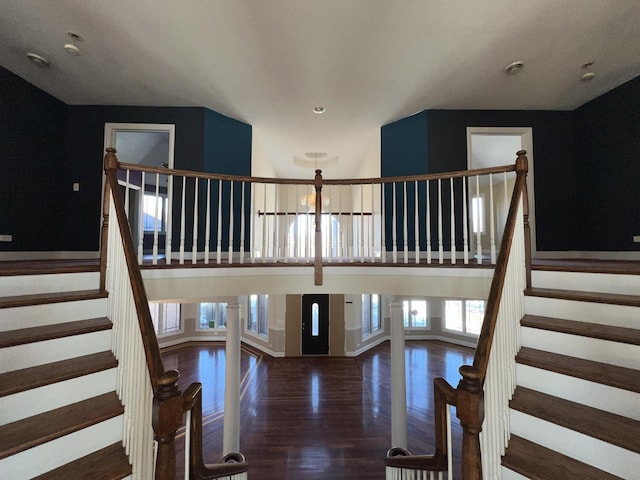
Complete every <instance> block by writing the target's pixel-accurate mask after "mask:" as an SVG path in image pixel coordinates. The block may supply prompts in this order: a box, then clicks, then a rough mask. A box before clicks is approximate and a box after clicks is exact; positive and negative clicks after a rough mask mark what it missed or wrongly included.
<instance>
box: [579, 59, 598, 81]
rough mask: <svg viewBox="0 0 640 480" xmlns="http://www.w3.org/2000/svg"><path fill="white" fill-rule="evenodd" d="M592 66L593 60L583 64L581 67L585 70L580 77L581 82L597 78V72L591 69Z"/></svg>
mask: <svg viewBox="0 0 640 480" xmlns="http://www.w3.org/2000/svg"><path fill="white" fill-rule="evenodd" d="M592 66H593V62H587V63H585V64H584V65H582V67H580V68H582V70H584V73H583V74H582V76H581V77H580V81H581V82H584V83H587V82H590V81H591V80H593V79H594V78H596V74H595V72H593V71H592V70H591V67H592Z"/></svg>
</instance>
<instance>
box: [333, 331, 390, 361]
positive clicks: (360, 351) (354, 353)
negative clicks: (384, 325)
mask: <svg viewBox="0 0 640 480" xmlns="http://www.w3.org/2000/svg"><path fill="white" fill-rule="evenodd" d="M389 339H391V337H390V336H389V335H381V336H380V337H378V338H376V339H375V341H373V342H371V343H367V344H366V345H363V346H362V347H360V348H359V349H358V350H353V351H351V352H345V353H344V355H345V357H357V356H358V355H362V354H363V353H364V352H366V351H367V350H371V349H372V348H373V347H377V346H378V345H380V344H381V343H383V342H386V341H387V340H389Z"/></svg>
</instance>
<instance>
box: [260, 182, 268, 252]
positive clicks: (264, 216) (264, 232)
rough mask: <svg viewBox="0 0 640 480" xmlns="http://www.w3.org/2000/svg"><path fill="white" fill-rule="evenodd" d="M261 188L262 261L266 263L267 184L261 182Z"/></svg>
mask: <svg viewBox="0 0 640 480" xmlns="http://www.w3.org/2000/svg"><path fill="white" fill-rule="evenodd" d="M262 185H263V190H262V194H263V199H262V205H263V207H262V208H264V215H263V218H262V263H266V262H267V247H268V244H269V239H268V233H269V232H268V231H267V184H266V183H263V184H262Z"/></svg>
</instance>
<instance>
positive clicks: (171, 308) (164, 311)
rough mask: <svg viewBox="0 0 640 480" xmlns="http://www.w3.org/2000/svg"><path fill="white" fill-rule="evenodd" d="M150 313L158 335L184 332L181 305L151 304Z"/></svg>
mask: <svg viewBox="0 0 640 480" xmlns="http://www.w3.org/2000/svg"><path fill="white" fill-rule="evenodd" d="M149 311H150V313H151V320H152V321H153V328H154V329H155V331H156V334H157V335H167V334H171V333H179V332H181V331H182V320H181V318H180V304H179V303H149Z"/></svg>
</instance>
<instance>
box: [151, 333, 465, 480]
mask: <svg viewBox="0 0 640 480" xmlns="http://www.w3.org/2000/svg"><path fill="white" fill-rule="evenodd" d="M472 355H473V350H472V349H470V348H465V347H460V346H456V345H452V344H447V343H444V342H438V341H408V342H407V347H406V362H407V405H408V418H409V422H408V423H409V425H408V443H409V450H410V451H412V452H413V453H431V452H432V450H433V447H432V445H433V435H434V431H433V412H432V408H433V379H434V378H435V377H438V376H441V377H444V378H446V379H447V381H449V383H451V384H452V385H453V386H454V387H455V386H456V385H457V383H458V379H459V374H458V367H459V366H460V365H462V364H464V363H470V362H471V361H472ZM163 358H164V362H165V368H176V369H178V370H180V372H181V374H182V376H181V378H180V387H181V389H182V390H184V389H185V388H186V387H187V386H188V385H189V384H190V383H191V382H195V381H198V382H201V383H202V384H203V394H204V397H203V415H204V424H205V426H204V428H203V432H204V446H205V452H204V457H205V461H206V462H215V461H217V459H218V458H219V457H220V456H221V454H222V424H223V420H222V412H223V402H224V369H225V363H224V362H225V355H224V346H223V344H222V343H220V344H211V343H209V344H199V345H193V344H190V345H187V346H184V347H180V348H176V349H173V350H170V351H165V352H164V353H163ZM241 364H242V366H241V371H242V375H243V378H242V386H241V403H242V408H241V429H240V450H241V451H242V453H244V454H245V456H246V457H247V461H248V462H249V476H250V478H257V479H260V480H293V479H297V480H301V479H303V480H307V479H308V480H316V479H318V480H319V479H322V480H327V479H362V480H364V479H367V480H376V479H383V478H384V473H385V469H384V463H383V458H384V456H385V453H386V451H387V449H389V448H390V447H391V445H390V442H391V424H390V406H391V392H390V358H389V343H388V342H385V343H383V344H382V345H380V346H378V347H376V348H374V349H372V350H370V351H368V352H366V353H365V354H363V355H361V356H359V357H356V358H335V357H333V358H332V357H300V358H271V357H268V356H266V355H264V356H263V355H261V354H260V353H259V352H256V351H253V350H251V349H249V348H247V347H245V346H243V349H242V355H241ZM452 416H453V417H454V425H453V445H454V458H456V457H459V445H460V429H459V426H458V424H457V419H455V414H454V415H452ZM183 441H184V438H183V437H182V436H181V437H180V438H179V441H178V448H179V450H180V451H179V452H178V460H177V462H178V465H179V469H180V470H182V463H183V457H182V455H183V453H182V448H183ZM455 463H456V462H455V461H454V464H455ZM179 478H183V473H182V471H181V472H180V476H179Z"/></svg>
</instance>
